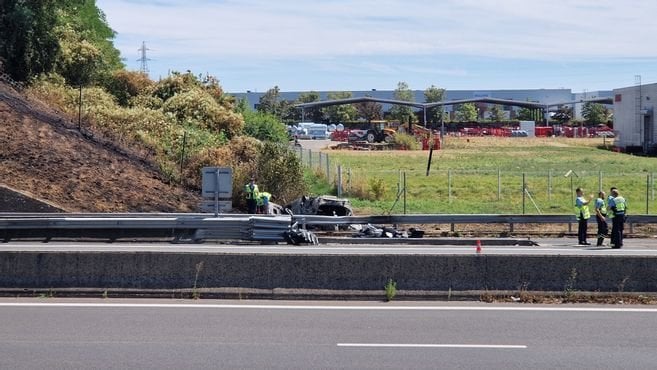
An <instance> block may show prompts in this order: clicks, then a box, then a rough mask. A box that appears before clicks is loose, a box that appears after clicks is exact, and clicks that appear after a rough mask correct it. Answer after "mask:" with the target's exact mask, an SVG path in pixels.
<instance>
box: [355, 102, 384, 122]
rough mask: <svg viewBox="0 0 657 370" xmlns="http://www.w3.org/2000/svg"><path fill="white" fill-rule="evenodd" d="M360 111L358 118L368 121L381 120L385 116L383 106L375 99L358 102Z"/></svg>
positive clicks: (357, 107)
mask: <svg viewBox="0 0 657 370" xmlns="http://www.w3.org/2000/svg"><path fill="white" fill-rule="evenodd" d="M356 110H357V111H358V118H362V119H364V120H366V121H367V122H372V121H374V120H380V119H382V118H383V106H382V105H381V104H379V103H377V102H374V101H367V102H363V103H358V104H356Z"/></svg>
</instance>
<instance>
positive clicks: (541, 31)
mask: <svg viewBox="0 0 657 370" xmlns="http://www.w3.org/2000/svg"><path fill="white" fill-rule="evenodd" d="M97 5H98V7H99V8H100V9H101V10H103V11H104V12H105V14H106V16H107V20H108V23H109V24H110V26H111V27H112V28H113V29H114V30H115V31H116V32H117V37H116V39H115V40H114V41H115V46H116V47H117V48H118V49H119V50H120V51H121V54H122V57H123V58H125V64H126V65H127V67H128V68H129V69H134V70H138V69H139V67H140V62H139V61H138V59H139V58H140V53H139V51H138V49H139V47H140V46H141V43H142V41H145V42H146V45H147V47H148V48H149V49H151V50H149V51H148V57H149V58H151V59H152V60H150V61H149V62H148V67H149V70H150V76H151V78H153V79H158V78H160V77H165V76H166V75H167V73H168V72H169V71H186V70H191V71H192V72H194V73H196V74H199V73H203V74H205V73H209V74H211V75H214V76H216V77H217V78H219V80H220V81H221V85H222V86H223V87H224V90H226V91H228V92H244V91H246V90H251V91H266V90H267V89H269V88H271V87H273V86H275V85H278V86H279V87H280V89H281V90H283V91H308V90H317V91H324V90H328V91H342V90H370V89H378V90H393V89H395V88H396V86H397V83H398V82H399V81H405V82H407V83H408V84H409V86H410V87H411V88H412V89H420V90H423V89H425V88H427V87H429V86H431V85H435V86H439V87H443V88H446V89H449V90H461V89H463V90H481V91H485V90H493V89H540V88H570V89H573V91H574V92H582V91H585V90H586V91H596V90H610V89H613V88H617V87H624V86H631V85H633V84H634V80H635V75H641V80H642V82H643V83H653V82H657V43H656V42H655V40H656V36H657V22H655V21H654V19H655V17H656V16H657V2H654V1H647V0H622V1H620V0H597V1H590V0H570V1H566V0H406V1H402V0H400V1H397V0H278V1H276V0H153V1H147V0H97Z"/></svg>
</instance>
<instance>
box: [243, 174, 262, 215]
mask: <svg viewBox="0 0 657 370" xmlns="http://www.w3.org/2000/svg"><path fill="white" fill-rule="evenodd" d="M244 193H245V194H246V207H247V208H248V209H249V213H250V214H255V213H256V211H257V207H258V194H260V191H259V190H258V185H256V183H255V177H251V181H250V182H249V183H248V184H246V185H245V186H244Z"/></svg>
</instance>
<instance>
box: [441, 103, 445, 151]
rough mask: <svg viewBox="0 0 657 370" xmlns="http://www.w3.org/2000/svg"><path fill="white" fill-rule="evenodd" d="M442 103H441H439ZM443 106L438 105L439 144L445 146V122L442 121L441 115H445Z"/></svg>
mask: <svg viewBox="0 0 657 370" xmlns="http://www.w3.org/2000/svg"><path fill="white" fill-rule="evenodd" d="M441 103H442V101H441ZM444 111H445V106H444V105H442V104H441V105H440V144H441V145H443V146H444V145H445V142H444V139H445V137H444V136H445V120H444V119H443V114H444V113H445V112H444Z"/></svg>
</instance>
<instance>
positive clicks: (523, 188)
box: [522, 172, 526, 215]
mask: <svg viewBox="0 0 657 370" xmlns="http://www.w3.org/2000/svg"><path fill="white" fill-rule="evenodd" d="M525 189H526V185H525V173H524V172H523V173H522V214H523V215H524V214H525Z"/></svg>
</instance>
